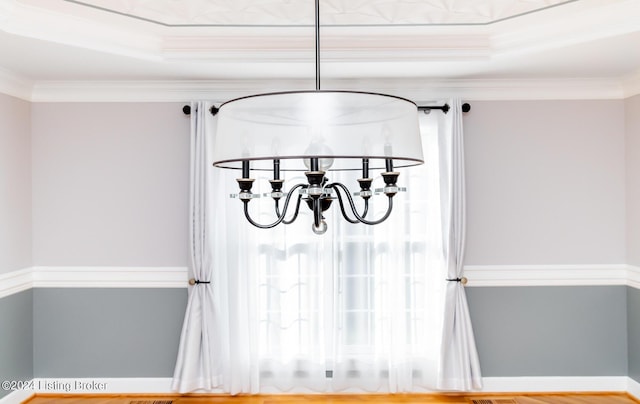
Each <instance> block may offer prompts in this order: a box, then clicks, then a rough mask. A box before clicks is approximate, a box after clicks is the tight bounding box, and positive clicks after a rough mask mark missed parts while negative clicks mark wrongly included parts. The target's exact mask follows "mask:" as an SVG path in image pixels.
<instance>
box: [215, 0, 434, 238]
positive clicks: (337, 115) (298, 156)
mask: <svg viewBox="0 0 640 404" xmlns="http://www.w3.org/2000/svg"><path fill="white" fill-rule="evenodd" d="M319 8H320V6H319V0H315V51H316V60H315V65H316V88H315V91H314V90H307V91H289V92H276V93H268V94H257V95H251V96H247V97H242V98H237V99H234V100H231V101H227V102H225V103H223V104H222V105H221V106H220V107H219V109H218V111H217V118H218V123H217V130H216V134H215V137H214V139H213V160H214V161H213V165H214V166H216V167H221V168H230V169H238V170H241V171H240V172H241V175H242V176H241V178H238V179H237V182H238V186H239V188H240V191H239V193H238V194H237V195H235V196H237V197H238V199H239V200H240V201H241V202H242V204H243V205H244V215H245V217H246V219H247V220H248V221H249V223H251V224H252V225H254V226H256V227H259V228H261V229H268V228H272V227H275V226H277V225H279V224H291V223H293V222H294V221H295V220H296V218H297V217H298V213H299V211H300V205H301V204H302V202H303V201H304V202H305V205H307V207H308V208H309V209H311V211H312V212H313V223H312V230H313V232H314V233H316V234H324V233H325V232H326V230H327V223H326V221H325V220H324V216H323V212H325V211H326V210H327V209H329V207H330V206H331V205H332V202H334V201H335V200H336V199H337V202H338V204H339V206H340V211H341V212H342V216H343V217H344V219H345V220H346V221H348V222H350V223H364V224H367V225H376V224H379V223H382V222H383V221H385V220H386V219H387V218H388V217H389V215H390V214H391V211H392V209H393V197H394V196H395V195H396V193H398V192H399V191H403V190H404V188H401V187H399V186H398V185H397V180H398V176H399V175H400V174H399V173H398V172H397V171H395V169H396V168H398V167H408V166H413V165H418V164H422V163H423V157H422V144H421V140H420V130H419V124H418V107H417V105H416V104H415V103H413V102H412V101H410V100H407V99H404V98H400V97H396V96H393V95H386V94H377V93H371V92H360V91H338V90H321V89H320V21H319V19H320V13H319ZM255 170H259V171H269V172H272V179H271V180H269V182H270V184H271V192H270V193H267V194H265V196H268V197H270V198H271V199H272V201H273V204H274V219H273V221H271V222H270V223H265V224H261V223H258V222H256V221H255V220H254V219H253V218H252V217H251V215H250V212H249V203H250V202H251V201H252V200H253V199H256V198H259V197H260V195H259V194H256V193H253V192H252V187H253V184H254V182H255V179H254V178H251V172H252V171H255ZM336 170H357V171H361V173H362V178H359V179H358V180H357V182H358V187H359V189H358V191H357V192H353V194H354V196H356V197H358V198H360V199H361V200H362V203H361V205H362V207H361V209H360V210H359V209H357V208H356V203H355V202H354V198H353V196H352V191H350V190H349V188H348V187H347V186H346V185H344V184H342V183H340V182H332V181H331V180H330V179H329V177H327V173H328V172H330V171H336ZM375 170H383V171H382V172H381V174H380V175H381V176H382V181H383V183H384V185H383V186H382V188H379V189H374V190H372V186H373V179H372V178H371V172H372V171H375ZM287 171H303V172H304V174H305V176H306V179H307V181H306V182H304V183H299V184H297V185H294V186H293V187H291V189H289V190H288V191H285V190H284V189H283V187H284V179H283V178H282V177H283V173H284V172H287ZM374 191H375V193H384V194H385V195H386V197H387V200H388V207H387V210H386V212H385V213H384V214H383V215H382V216H381V217H378V218H371V217H369V215H368V213H369V200H370V199H371V198H372V197H373V196H374ZM292 199H295V202H293V201H292Z"/></svg>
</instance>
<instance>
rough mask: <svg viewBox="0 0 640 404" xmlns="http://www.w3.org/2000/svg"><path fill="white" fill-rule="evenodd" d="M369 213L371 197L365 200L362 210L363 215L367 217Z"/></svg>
mask: <svg viewBox="0 0 640 404" xmlns="http://www.w3.org/2000/svg"><path fill="white" fill-rule="evenodd" d="M367 213H369V198H367V199H365V200H364V210H363V211H362V217H363V218H365V217H367Z"/></svg>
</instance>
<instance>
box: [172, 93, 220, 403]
mask: <svg viewBox="0 0 640 404" xmlns="http://www.w3.org/2000/svg"><path fill="white" fill-rule="evenodd" d="M209 107H210V105H209V104H208V103H205V102H194V103H191V118H190V119H191V157H190V183H189V252H190V256H189V258H190V262H189V277H190V279H195V280H197V281H199V282H201V283H198V284H195V285H190V286H189V292H188V293H189V297H188V302H187V309H186V313H185V318H184V323H183V326H182V334H181V337H180V346H179V348H178V358H177V361H176V367H175V371H174V376H173V382H172V389H173V390H174V391H179V392H181V393H184V392H189V391H194V390H199V389H203V390H211V389H213V388H215V387H217V386H219V385H220V383H221V380H222V378H221V376H222V373H221V368H220V363H221V353H220V344H219V342H220V341H219V339H218V338H217V335H216V333H217V332H218V326H219V324H218V323H219V314H218V313H216V311H215V308H216V305H215V304H214V293H213V287H212V284H211V283H210V282H211V280H212V277H213V266H212V249H211V241H212V234H211V232H212V226H211V222H210V215H211V210H212V206H211V202H212V201H211V189H212V178H211V170H210V167H211V164H210V163H209V161H210V158H209V149H210V148H209V147H208V142H209V140H210V139H211V134H212V132H211V131H212V130H214V128H215V122H214V121H213V117H212V116H211V114H209V112H208V110H209Z"/></svg>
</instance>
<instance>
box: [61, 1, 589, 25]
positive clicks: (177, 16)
mask: <svg viewBox="0 0 640 404" xmlns="http://www.w3.org/2000/svg"><path fill="white" fill-rule="evenodd" d="M67 1H68V2H70V3H76V4H78V5H83V6H86V7H92V8H95V9H98V10H102V11H105V12H111V13H116V14H119V15H122V16H127V17H130V18H135V19H139V20H143V21H148V22H153V23H156V24H161V25H165V26H216V25H237V26H243V25H244V26H246V25H294V26H295V25H309V24H313V20H314V2H313V1H311V0H284V1H283V0H280V1H277V0H217V1H210V0H191V1H176V0H67ZM573 1H576V0H569V1H567V0H423V1H417V0H322V1H321V5H320V11H321V23H322V24H323V25H346V26H358V25H404V24H410V25H461V24H472V25H484V24H491V23H496V22H499V21H504V20H506V19H511V18H515V17H518V16H522V15H525V14H529V13H533V12H536V11H542V10H545V9H547V8H550V7H555V6H559V5H562V4H566V3H571V2H573Z"/></svg>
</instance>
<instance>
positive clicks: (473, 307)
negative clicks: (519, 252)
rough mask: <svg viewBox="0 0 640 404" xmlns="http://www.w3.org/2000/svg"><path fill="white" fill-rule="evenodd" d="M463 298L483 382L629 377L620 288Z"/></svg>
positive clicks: (514, 291)
mask: <svg viewBox="0 0 640 404" xmlns="http://www.w3.org/2000/svg"><path fill="white" fill-rule="evenodd" d="M466 291H467V297H468V301H469V309H470V311H471V320H472V323H473V328H474V332H475V336H476V343H477V347H478V352H479V355H480V364H481V367H482V375H483V376H485V377H516V376H626V375H627V372H628V366H627V362H628V360H627V314H626V313H627V287H626V286H570V287H561V286H551V287H486V288H484V287H479V288H467V289H466ZM634 292H638V291H634ZM632 295H634V294H632ZM634 296H635V299H636V301H635V303H637V304H638V306H637V307H638V308H640V298H639V296H638V294H637V293H636V294H635V295H634ZM635 321H636V324H635V326H636V331H635V332H636V334H635V336H636V337H637V336H639V335H640V331H638V329H637V326H638V324H637V320H635ZM635 347H636V348H638V341H636V345H635ZM632 348H633V347H630V351H632V350H633V349H632ZM639 351H640V349H636V350H635V353H634V355H636V356H635V359H633V360H632V362H635V366H636V371H637V370H638V368H637V367H638V365H640V363H639V362H638V360H637V359H638V352H639ZM636 376H637V373H636Z"/></svg>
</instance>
